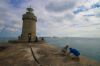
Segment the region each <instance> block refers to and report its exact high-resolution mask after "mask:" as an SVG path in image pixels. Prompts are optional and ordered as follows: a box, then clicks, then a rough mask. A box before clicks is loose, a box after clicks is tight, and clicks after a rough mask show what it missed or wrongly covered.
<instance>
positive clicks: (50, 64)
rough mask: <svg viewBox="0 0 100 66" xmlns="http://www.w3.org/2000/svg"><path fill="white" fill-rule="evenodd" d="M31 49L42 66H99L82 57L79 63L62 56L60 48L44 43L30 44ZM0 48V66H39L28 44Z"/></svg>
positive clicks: (7, 45)
mask: <svg viewBox="0 0 100 66" xmlns="http://www.w3.org/2000/svg"><path fill="white" fill-rule="evenodd" d="M1 47H3V48H1ZM31 47H32V50H33V52H34V55H35V57H36V59H37V60H38V62H39V64H40V65H42V66H100V63H99V62H97V61H94V60H91V59H88V58H86V57H84V56H80V61H75V60H72V59H70V57H67V56H62V55H61V54H60V53H61V49H60V48H58V47H55V46H52V45H50V44H47V43H46V42H39V43H32V44H31ZM0 48H1V49H0V66H39V64H38V63H37V62H36V61H35V59H34V58H33V56H32V53H31V50H30V47H29V43H16V44H14V43H8V44H6V45H4V44H2V45H1V46H0Z"/></svg>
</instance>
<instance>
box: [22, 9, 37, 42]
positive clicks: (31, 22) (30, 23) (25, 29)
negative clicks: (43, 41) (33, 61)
mask: <svg viewBox="0 0 100 66" xmlns="http://www.w3.org/2000/svg"><path fill="white" fill-rule="evenodd" d="M26 10H27V11H26V13H25V14H23V17H22V20H23V25H22V33H21V36H20V40H23V41H27V40H28V34H31V39H32V41H34V40H35V38H36V22H37V17H36V16H35V15H34V13H33V9H32V8H31V7H30V8H27V9H26Z"/></svg>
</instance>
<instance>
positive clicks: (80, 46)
mask: <svg viewBox="0 0 100 66" xmlns="http://www.w3.org/2000/svg"><path fill="white" fill-rule="evenodd" d="M10 39H16V38H3V39H2V38H0V42H1V43H0V44H2V43H3V42H7V41H8V40H10ZM45 41H46V42H47V43H48V44H50V45H54V46H56V47H59V48H63V47H64V46H66V45H69V47H72V48H75V49H77V50H78V51H79V52H80V53H81V55H82V56H85V57H87V58H89V59H93V60H96V61H100V38H81V37H45Z"/></svg>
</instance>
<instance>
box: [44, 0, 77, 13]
mask: <svg viewBox="0 0 100 66" xmlns="http://www.w3.org/2000/svg"><path fill="white" fill-rule="evenodd" d="M75 4H76V1H75V0H67V1H60V2H59V1H58V2H51V3H49V4H48V5H47V6H46V9H47V10H48V11H52V12H63V11H66V10H69V9H72V8H74V6H75Z"/></svg>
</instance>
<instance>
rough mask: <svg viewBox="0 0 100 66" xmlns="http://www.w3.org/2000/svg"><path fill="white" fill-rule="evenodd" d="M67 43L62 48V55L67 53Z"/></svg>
mask: <svg viewBox="0 0 100 66" xmlns="http://www.w3.org/2000/svg"><path fill="white" fill-rule="evenodd" d="M68 47H69V46H68V45H66V46H65V47H64V48H63V49H62V54H63V55H64V56H66V55H67V54H68Z"/></svg>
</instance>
